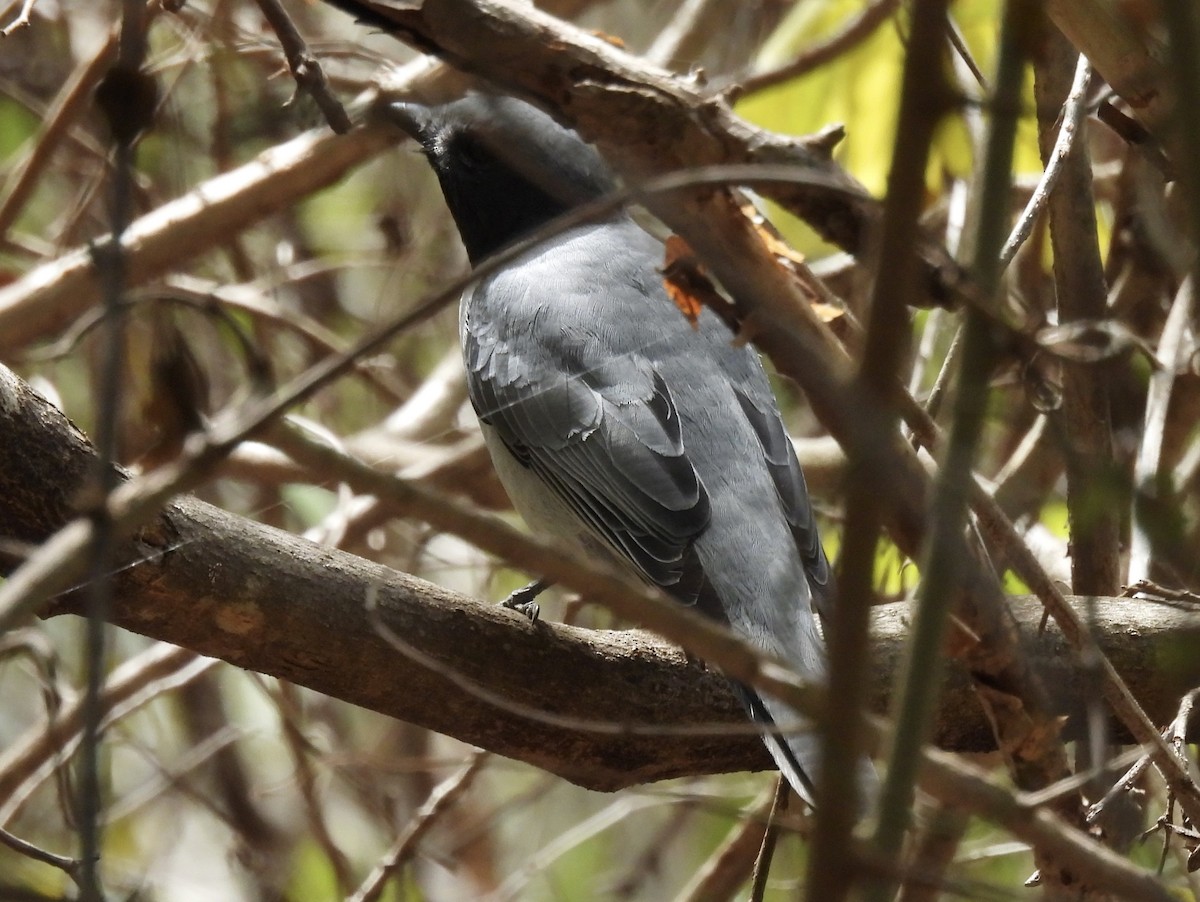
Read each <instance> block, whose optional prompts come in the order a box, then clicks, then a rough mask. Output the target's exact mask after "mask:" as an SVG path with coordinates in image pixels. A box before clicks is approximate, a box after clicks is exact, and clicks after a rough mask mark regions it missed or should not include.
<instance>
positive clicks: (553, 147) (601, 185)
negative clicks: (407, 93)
mask: <svg viewBox="0 0 1200 902" xmlns="http://www.w3.org/2000/svg"><path fill="white" fill-rule="evenodd" d="M393 111H394V113H395V118H396V120H397V121H398V122H399V124H400V125H401V127H403V128H404V130H405V131H407V132H408V133H409V134H411V135H412V136H413V137H414V138H416V139H417V140H418V141H420V143H421V146H422V148H423V149H424V151H425V156H426V157H427V158H428V159H429V162H430V165H431V166H432V167H433V169H434V171H435V172H436V173H437V176H438V180H439V182H440V183H441V186H442V194H443V195H444V196H445V198H446V204H447V206H448V207H449V208H450V212H451V214H452V215H453V216H454V221H455V223H456V224H457V225H458V230H459V233H460V235H461V236H462V240H463V244H464V245H465V246H466V248H467V255H468V256H469V257H470V258H471V261H472V262H473V263H478V262H479V261H480V260H482V259H483V258H484V257H486V256H488V255H489V254H491V253H494V252H495V251H498V250H500V249H501V248H503V247H506V246H508V245H510V244H512V243H513V242H515V241H517V240H519V239H521V238H523V237H525V236H526V235H528V234H529V233H531V232H533V231H535V230H537V229H538V228H539V227H540V226H542V225H544V224H546V223H547V222H549V221H550V220H551V219H553V218H554V217H556V216H558V215H560V214H562V213H565V212H566V211H568V210H570V209H572V208H574V207H576V206H578V205H579V204H581V203H585V202H587V201H589V200H592V199H594V198H597V197H600V196H602V195H603V194H604V193H606V192H607V191H610V190H612V188H613V180H612V176H611V174H610V173H609V171H608V168H607V167H606V166H605V164H604V162H603V160H602V159H601V158H600V156H599V154H597V153H596V151H595V149H594V148H593V147H591V146H590V145H589V144H587V143H585V142H584V141H583V140H582V139H581V138H580V137H579V136H578V135H577V134H576V133H575V132H573V131H571V130H570V129H566V128H563V127H562V126H561V125H559V124H558V123H557V122H555V121H554V120H553V119H552V118H551V117H549V116H548V115H546V114H545V113H542V112H541V111H540V110H537V109H535V108H534V107H532V106H530V105H529V104H526V103H523V102H522V101H519V100H514V99H513V98H508V97H496V96H493V95H486V94H472V95H468V96H467V97H465V98H463V99H462V100H457V101H454V102H453V103H449V104H445V105H443V106H438V107H422V106H419V105H414V104H397V105H396V106H395V107H393Z"/></svg>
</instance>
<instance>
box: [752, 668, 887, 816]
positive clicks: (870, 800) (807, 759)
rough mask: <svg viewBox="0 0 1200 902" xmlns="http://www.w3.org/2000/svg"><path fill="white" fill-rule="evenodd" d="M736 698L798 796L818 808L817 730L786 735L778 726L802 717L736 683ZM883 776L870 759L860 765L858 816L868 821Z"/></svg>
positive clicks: (864, 759)
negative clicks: (868, 814)
mask: <svg viewBox="0 0 1200 902" xmlns="http://www.w3.org/2000/svg"><path fill="white" fill-rule="evenodd" d="M732 686H733V691H734V694H735V695H737V697H738V699H739V700H740V701H741V703H742V705H743V706H745V708H746V711H747V712H748V713H749V715H750V720H751V722H753V723H755V724H757V725H759V726H761V727H763V743H764V744H765V745H766V747H767V751H769V752H770V753H771V757H772V758H774V759H775V764H776V766H777V767H778V768H779V770H780V772H781V773H782V774H783V776H784V779H786V780H787V781H788V783H789V784H790V785H791V787H792V789H793V790H795V792H796V795H798V796H800V798H802V799H803V800H804V801H805V802H806V803H807V804H808V805H810V806H814V807H815V805H816V783H817V779H818V777H819V774H820V767H821V737H820V735H819V734H818V733H817V731H816V729H815V728H807V729H802V730H799V731H791V730H789V731H788V732H787V733H782V732H780V731H778V730H776V729H775V727H776V725H777V724H785V725H786V724H789V723H792V722H794V721H795V720H796V719H797V718H798V717H799V715H798V714H796V713H794V712H793V711H792V709H791V708H789V707H788V706H787V705H784V704H783V703H781V702H776V701H775V700H774V699H765V698H762V697H761V696H759V695H758V694H757V693H756V692H754V690H752V689H750V688H748V687H746V686H743V685H742V684H741V683H738V682H732ZM878 793H879V776H878V775H877V774H876V772H875V766H874V765H873V764H872V763H871V761H870V759H868V758H863V759H862V760H861V761H859V763H858V806H857V807H858V816H859V817H860V818H861V817H864V816H865V815H866V814H867V812H868V811H870V810H871V809H872V808H873V807H874V805H875V799H876V797H877V795H878Z"/></svg>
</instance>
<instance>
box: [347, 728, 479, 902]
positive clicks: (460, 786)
mask: <svg viewBox="0 0 1200 902" xmlns="http://www.w3.org/2000/svg"><path fill="white" fill-rule="evenodd" d="M488 758H489V756H488V754H487V752H475V753H474V754H472V755H471V757H470V759H469V760H468V761H467V763H466V764H465V765H463V767H461V768H460V769H459V770H458V771H457V772H455V773H453V774H451V775H450V776H449V777H447V778H446V779H445V780H443V781H442V782H441V783H439V784H438V785H437V786H436V787H435V788H434V790H433V792H431V793H430V794H429V798H427V799H426V800H425V804H424V805H422V806H421V807H420V809H419V810H418V811H417V813H416V814H415V815H413V819H412V820H411V821H410V822H409V824H408V826H407V827H406V828H405V829H404V831H403V832H402V833H401V834H400V835H399V836H398V837H397V838H396V841H395V843H393V845H392V847H391V849H389V850H388V853H387V854H386V855H385V856H384V857H383V859H382V860H381V861H380V862H379V863H378V864H377V865H375V868H374V870H372V871H371V873H370V874H368V875H367V878H366V879H365V880H364V881H363V882H362V885H361V886H359V888H358V889H357V890H355V892H354V893H353V894H352V895H350V896H349V897H348V898H347V902H375V900H376V899H378V898H379V897H380V896H381V895H382V894H383V890H384V886H385V884H386V883H387V881H388V880H389V879H390V878H391V877H392V875H394V874H395V873H396V872H397V871H398V870H399V869H400V868H402V867H404V865H405V863H406V862H407V861H408V860H409V859H410V858H412V856H413V855H414V854H415V852H416V849H417V845H418V844H419V843H420V842H421V840H422V839H423V838H424V837H425V834H426V833H428V832H429V830H430V829H431V828H432V827H433V826H434V825H435V824H436V823H437V821H438V819H439V818H440V817H441V816H442V815H443V814H444V813H445V812H446V811H447V810H449V808H450V806H451V805H453V804H454V803H455V802H457V801H458V799H459V797H460V796H461V795H462V794H463V793H464V792H466V791H467V789H468V788H469V787H470V785H471V782H472V781H473V780H474V779H475V777H476V776H477V775H478V774H479V771H480V770H482V769H483V766H484V764H486V763H487V761H488Z"/></svg>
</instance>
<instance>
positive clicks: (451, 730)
mask: <svg viewBox="0 0 1200 902" xmlns="http://www.w3.org/2000/svg"><path fill="white" fill-rule="evenodd" d="M92 458H93V451H92V448H91V445H90V444H89V442H88V441H87V439H86V437H84V435H83V434H82V433H81V432H80V431H79V430H78V429H76V428H75V427H74V425H73V424H72V423H71V422H70V421H69V420H68V419H67V418H66V417H65V416H64V415H63V414H62V413H61V412H60V411H58V410H57V409H56V408H55V407H53V406H52V405H51V404H50V403H49V402H47V401H46V400H45V399H44V398H42V397H41V396H40V395H38V394H37V393H36V392H34V391H33V390H32V389H31V388H29V386H28V385H26V384H25V383H24V382H22V381H20V380H19V379H17V378H16V377H15V376H13V375H12V374H11V373H9V372H8V371H7V370H3V369H0V497H5V498H7V499H12V503H8V504H5V505H4V506H2V507H0V535H3V536H5V537H6V538H16V539H19V540H22V541H25V542H37V541H39V540H40V539H41V538H42V537H44V536H45V535H47V534H49V533H50V532H52V531H53V530H54V529H56V528H58V527H60V526H61V525H62V524H63V523H64V522H65V521H66V520H67V519H69V518H70V517H71V516H73V515H74V510H73V507H72V503H71V499H72V496H73V493H74V492H75V490H76V489H77V488H78V487H79V486H80V485H82V484H83V480H84V479H85V478H86V475H87V473H88V467H89V465H90V463H91V461H92ZM121 560H122V562H123V564H124V566H122V567H121V569H120V572H119V573H118V574H117V575H116V576H115V582H114V588H115V592H114V594H115V603H114V605H113V611H112V622H113V623H114V624H116V625H118V626H122V627H124V628H127V629H130V630H132V631H134V632H138V633H141V634H143V635H146V636H150V637H153V638H157V639H162V640H165V641H168V642H172V643H174V644H177V645H181V646H184V647H186V648H190V649H192V650H194V651H197V652H199V653H201V654H204V655H208V656H212V657H217V658H221V659H222V660H225V661H228V662H230V663H232V664H234V665H236V666H238V667H242V668H245V669H249V670H254V671H258V672H260V673H266V674H270V675H272V676H277V677H280V678H282V679H286V680H289V681H292V682H295V683H298V684H300V685H304V686H307V687H309V688H311V689H314V690H316V691H318V692H322V693H324V694H327V695H330V696H333V697H335V698H339V699H343V700H345V701H349V702H351V703H353V704H356V705H360V706H362V707H365V708H370V709H372V710H375V711H378V712H381V713H383V714H387V715H389V716H392V717H397V718H399V719H402V720H407V721H410V722H412V723H415V724H418V725H421V726H424V727H428V728H430V729H433V730H436V731H438V732H441V733H445V734H447V735H450V736H454V737H456V738H458V739H461V740H463V741H464V742H468V743H471V744H475V745H479V746H482V747H484V748H487V749H489V750H491V751H494V752H497V753H499V754H502V755H505V756H507V757H511V758H516V759H519V760H522V761H526V762H528V763H531V764H534V765H536V766H538V767H541V768H544V769H546V770H548V771H551V772H553V773H556V774H558V775H560V776H562V777H564V778H566V779H568V780H571V781H572V782H575V783H578V784H580V785H583V786H587V787H590V788H593V789H602V790H615V789H619V788H621V787H624V786H629V785H634V784H638V783H643V782H647V781H651V780H658V779H665V778H668V777H676V776H683V775H695V774H704V773H720V772H726V771H734V770H748V769H759V768H766V767H769V766H770V763H769V760H768V758H767V756H766V754H765V753H764V751H763V748H762V745H761V743H760V742H759V740H758V739H757V737H755V736H753V735H752V734H751V733H750V732H749V731H748V729H747V725H746V723H745V720H744V717H743V714H742V712H741V710H740V708H739V706H738V705H737V703H736V702H735V701H734V699H733V698H732V696H731V695H730V693H729V692H728V689H727V688H726V685H725V681H724V679H723V678H722V677H720V676H719V675H718V674H716V673H713V672H710V671H706V670H704V669H703V668H701V667H699V666H696V665H689V664H688V663H687V661H686V660H685V658H684V656H683V654H682V653H681V652H680V651H678V650H677V649H676V648H674V647H673V646H670V645H668V644H667V643H665V642H663V641H662V640H660V639H657V638H655V637H654V636H652V635H650V634H647V633H645V632H642V631H637V630H628V631H607V630H604V631H589V630H583V629H578V628H575V627H569V626H563V625H559V624H550V623H539V624H530V623H529V622H528V621H526V620H525V619H524V618H523V617H520V616H519V615H515V614H513V613H511V612H508V611H505V610H502V609H499V608H498V607H497V606H495V605H491V604H486V603H483V602H480V601H477V600H475V599H471V598H467V597H465V596H462V595H459V594H456V593H454V592H451V591H449V590H446V589H443V588H440V587H438V586H435V585H432V584H430V583H426V582H424V581H422V580H419V579H416V578H415V577H412V576H409V575H407V574H403V573H398V572H396V571H392V570H388V569H387V568H384V567H381V566H379V565H378V564H374V563H372V562H370V561H366V560H363V559H362V558H358V557H355V556H354V555H350V554H346V553H344V552H339V551H334V550H330V549H324V548H320V547H318V546H316V545H313V544H311V543H309V542H306V541H304V540H303V539H300V538H297V537H296V536H293V535H290V534H288V533H284V532H281V531H279V530H276V529H273V528H271V527H267V526H264V525H262V524H259V523H255V522H253V521H250V520H247V519H244V518H242V517H238V516H235V515H233V514H229V513H226V512H224V511H221V510H219V509H217V508H215V507H212V506H211V505H208V504H205V503H203V502H200V501H197V500H195V499H191V498H180V499H178V500H176V501H175V502H174V503H172V504H171V505H169V506H168V507H167V508H166V509H165V510H164V511H163V513H162V514H161V515H160V516H159V517H158V518H157V519H156V520H155V521H154V522H153V523H152V524H151V525H150V526H149V527H147V528H145V529H143V530H142V531H141V532H140V533H139V534H138V536H137V537H136V539H135V540H133V541H131V542H129V543H127V544H126V545H125V546H124V547H123V549H122V557H121ZM3 563H4V567H5V569H6V570H7V569H10V568H11V567H12V566H13V564H14V563H15V559H14V558H13V557H12V556H11V554H9V555H8V556H7V557H6V558H5V559H4V560H3ZM79 595H80V593H79V592H76V593H69V594H67V595H64V596H62V597H60V598H58V599H56V601H55V603H54V606H53V608H52V609H51V610H50V611H48V612H47V614H74V613H77V612H79V611H80V610H81V598H80V597H79ZM371 596H375V597H376V598H377V601H378V608H379V612H380V615H381V618H382V622H383V623H384V625H385V626H386V628H387V630H388V631H390V632H391V633H394V634H395V635H397V636H400V637H403V640H404V641H405V642H407V643H409V644H411V645H413V646H415V647H417V648H419V649H420V651H421V652H422V653H423V654H424V655H425V656H427V657H429V658H431V659H433V661H434V662H436V668H434V669H430V668H429V667H426V666H425V665H424V664H422V663H419V662H417V661H414V660H412V659H410V658H407V657H405V656H404V655H403V654H401V653H400V652H399V651H397V649H396V648H395V647H394V646H393V645H392V644H391V643H390V642H389V641H388V639H387V638H386V636H384V635H381V633H380V631H379V630H377V629H376V626H375V624H374V623H373V622H372V619H371V617H370V614H369V611H368V607H367V604H366V599H367V598H369V597H371ZM1012 602H1013V605H1012V606H1013V609H1014V611H1015V612H1016V615H1017V618H1018V620H1019V621H1020V623H1021V625H1022V627H1023V632H1024V633H1025V635H1026V637H1027V639H1028V642H1029V645H1030V650H1031V656H1032V658H1033V659H1034V660H1036V661H1037V663H1038V667H1039V668H1040V669H1041V670H1042V672H1043V677H1044V679H1045V682H1046V684H1047V685H1048V686H1050V687H1052V688H1053V699H1052V701H1053V704H1054V707H1055V710H1057V711H1058V712H1060V713H1063V714H1065V715H1067V716H1068V718H1069V719H1068V722H1067V729H1066V732H1067V734H1068V735H1072V733H1073V730H1074V728H1075V727H1080V728H1082V725H1083V723H1084V719H1083V711H1084V704H1085V702H1086V700H1087V698H1088V696H1089V694H1091V693H1092V692H1093V689H1092V687H1090V686H1087V685H1081V676H1080V674H1079V673H1078V672H1077V670H1076V669H1075V668H1074V667H1073V665H1072V662H1071V658H1070V655H1069V654H1068V653H1067V648H1066V644H1065V642H1064V640H1063V638H1062V636H1061V635H1060V634H1059V633H1058V631H1057V630H1055V629H1053V628H1051V629H1049V630H1048V631H1047V632H1046V633H1045V634H1043V635H1040V636H1039V635H1037V623H1038V621H1039V620H1040V618H1041V610H1042V609H1041V606H1040V605H1039V604H1038V603H1037V602H1036V601H1035V600H1033V599H1029V598H1014V599H1012ZM1079 605H1080V606H1082V601H1080V602H1079ZM907 610H908V609H907V606H905V605H887V606H883V607H881V608H879V609H877V610H876V611H875V612H874V617H873V647H872V656H873V657H872V660H873V662H874V666H873V668H872V674H873V680H874V682H873V684H872V697H873V707H874V708H875V709H876V710H884V709H885V708H886V706H887V703H888V693H889V691H890V686H891V683H892V678H893V676H894V674H895V672H896V669H897V668H898V666H899V660H900V656H901V651H902V644H903V640H904V636H905V633H906V631H907ZM1095 622H1096V624H1097V628H1098V630H1099V632H1100V640H1101V644H1102V646H1103V648H1104V650H1105V652H1106V653H1107V654H1108V655H1109V656H1110V657H1111V658H1112V660H1113V662H1114V663H1115V665H1116V666H1117V668H1118V669H1119V670H1120V672H1121V674H1122V675H1123V676H1124V678H1125V679H1126V680H1127V681H1128V682H1129V684H1130V686H1131V687H1132V688H1133V691H1134V692H1135V694H1136V695H1137V697H1138V700H1139V701H1140V702H1141V704H1142V705H1143V706H1144V707H1145V709H1146V711H1147V712H1148V713H1149V714H1150V715H1151V717H1152V718H1154V720H1156V721H1157V722H1160V723H1165V722H1167V721H1169V720H1170V719H1171V718H1172V717H1173V716H1174V712H1175V708H1176V707H1177V700H1178V698H1179V696H1180V695H1182V694H1183V693H1184V692H1186V691H1187V690H1188V689H1189V688H1191V687H1192V686H1195V685H1197V684H1200V618H1197V617H1196V616H1195V615H1194V614H1193V612H1192V611H1191V610H1190V609H1188V608H1187V607H1183V606H1171V605H1166V604H1158V603H1150V602H1145V601H1133V600H1130V599H1099V600H1097V602H1096V620H1095ZM470 683H473V684H475V685H477V686H480V687H484V688H485V689H486V693H487V694H488V695H489V696H498V697H501V698H503V699H505V700H507V701H509V702H511V703H514V704H516V705H525V706H529V707H532V708H536V709H537V710H539V711H544V712H546V713H547V715H549V716H550V717H553V718H558V719H559V720H558V722H550V721H540V720H538V719H530V718H528V717H523V716H518V715H515V714H513V713H510V712H506V711H504V710H501V709H498V708H497V707H496V706H495V704H493V702H492V701H490V700H489V699H487V698H482V697H480V695H478V694H476V693H474V692H472V691H470V690H469V689H468V688H466V685H467V684H470ZM585 720H586V721H590V722H593V723H595V724H596V725H597V727H598V731H596V732H593V731H590V730H585V729H581V728H580V725H579V724H578V723H569V722H567V721H585ZM935 735H936V738H937V741H938V743H939V744H940V745H942V747H944V748H947V749H952V750H958V751H985V750H989V749H991V748H993V747H994V741H993V739H992V732H991V729H990V727H989V724H988V722H987V720H986V718H985V717H984V715H983V712H982V710H981V709H980V707H979V704H978V702H977V701H976V699H975V696H974V691H973V690H972V688H971V686H970V680H969V678H968V676H967V675H966V674H965V673H963V672H962V671H961V670H953V671H952V673H951V676H950V678H949V680H948V685H947V687H946V690H945V692H944V694H943V699H942V706H941V709H940V712H939V715H938V721H937V727H936V732H935Z"/></svg>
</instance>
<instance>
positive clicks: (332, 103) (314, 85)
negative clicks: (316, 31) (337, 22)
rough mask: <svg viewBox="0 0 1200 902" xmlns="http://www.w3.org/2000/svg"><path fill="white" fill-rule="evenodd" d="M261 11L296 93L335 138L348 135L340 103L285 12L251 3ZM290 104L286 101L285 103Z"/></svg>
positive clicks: (263, 2) (269, 0)
mask: <svg viewBox="0 0 1200 902" xmlns="http://www.w3.org/2000/svg"><path fill="white" fill-rule="evenodd" d="M255 2H256V3H257V4H258V8H259V9H260V10H261V11H262V14H263V16H264V17H266V20H267V22H268V23H270V26H271V29H272V30H273V31H274V32H275V36H276V37H277V38H279V44H280V46H281V47H282V48H283V54H284V56H285V57H287V61H288V66H289V67H290V68H291V70H292V76H293V77H294V78H295V79H296V85H297V90H303V91H306V92H308V94H309V95H310V96H311V97H312V98H313V100H315V101H316V102H317V106H319V107H320V108H321V112H322V113H324V114H325V121H326V122H328V123H329V127H330V128H331V129H333V130H334V132H336V133H337V134H339V135H344V134H346V133H347V132H348V131H350V129H351V127H352V125H353V124H352V123H351V122H350V117H349V116H347V115H346V110H345V108H344V107H343V106H342V103H341V101H340V100H338V99H337V98H336V97H334V96H333V92H332V91H331V90H330V89H329V81H328V80H327V79H326V78H325V71H324V70H323V69H322V68H321V64H320V63H319V62H318V61H317V58H316V57H315V56H313V55H312V54H311V53H309V52H308V46H307V45H306V44H305V43H304V38H302V37H301V36H300V32H299V31H298V30H297V28H296V26H295V24H294V23H293V22H292V19H291V17H290V16H289V15H288V14H287V11H286V10H285V9H284V8H283V6H282V5H280V3H279V0H255ZM289 102H290V101H289Z"/></svg>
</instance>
